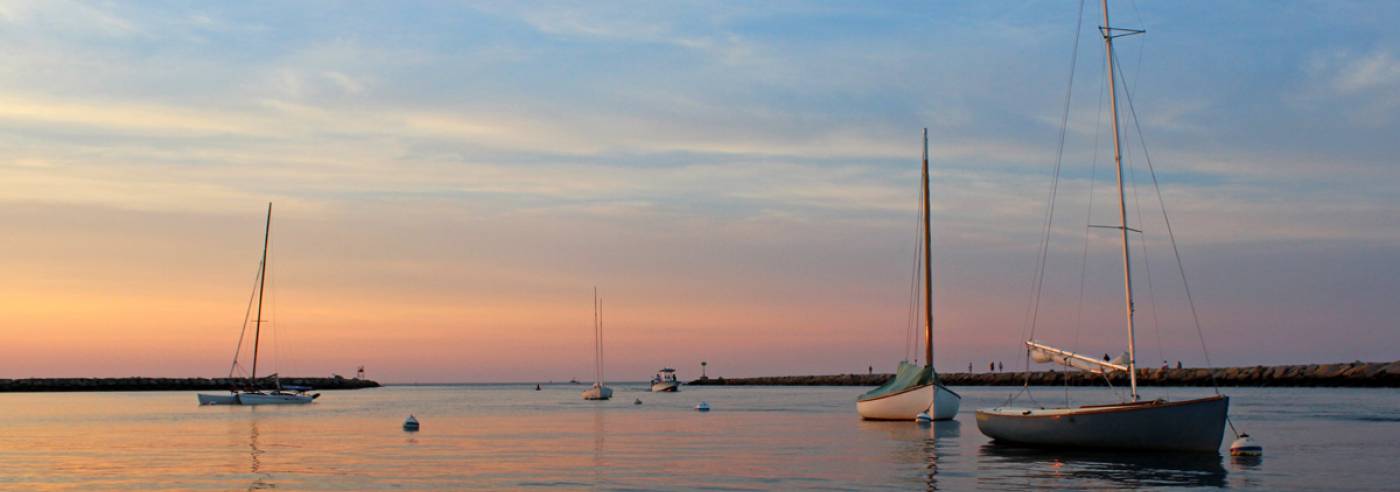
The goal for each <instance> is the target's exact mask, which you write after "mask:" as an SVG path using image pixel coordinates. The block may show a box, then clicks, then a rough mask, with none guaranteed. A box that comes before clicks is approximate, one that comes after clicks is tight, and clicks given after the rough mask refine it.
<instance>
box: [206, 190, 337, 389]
mask: <svg viewBox="0 0 1400 492" xmlns="http://www.w3.org/2000/svg"><path fill="white" fill-rule="evenodd" d="M271 236H272V204H271V203H268V204H267V223H266V225H265V226H264V229H263V252H262V260H261V261H259V262H258V283H257V286H256V287H255V290H256V291H257V299H258V310H257V317H255V318H253V366H252V372H251V373H249V375H248V378H247V381H246V383H245V384H244V386H243V387H241V388H230V389H229V392H228V394H217V395H209V394H204V393H200V394H199V404H200V405H299V404H306V403H311V402H312V401H315V400H316V398H319V397H320V396H321V395H320V394H319V393H317V394H307V393H306V392H307V391H308V390H310V388H305V387H300V386H282V380H281V378H278V377H277V375H276V374H272V375H270V376H268V377H267V378H265V379H271V380H272V389H270V390H268V391H263V390H262V389H261V388H262V386H263V384H262V381H260V380H258V347H259V345H260V344H261V342H262V325H263V317H262V311H263V291H264V288H265V287H266V286H267V245H268V239H269V238H270V237H271ZM249 301H251V299H249ZM249 307H251V306H249ZM247 311H248V310H244V313H245V315H244V318H243V328H242V331H240V332H239V333H238V346H237V347H236V348H235V349H234V351H233V363H232V364H230V366H229V378H233V377H234V373H235V372H237V371H238V369H239V364H238V356H239V352H240V351H241V350H242V348H243V335H244V334H246V333H247V330H248V318H247V315H246V313H247Z"/></svg>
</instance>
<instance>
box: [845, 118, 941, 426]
mask: <svg viewBox="0 0 1400 492" xmlns="http://www.w3.org/2000/svg"><path fill="white" fill-rule="evenodd" d="M919 200H920V203H919V204H920V215H921V219H922V221H921V224H920V226H921V228H922V231H921V232H922V233H923V238H922V240H923V251H922V254H923V264H924V268H923V293H924V298H923V301H924V302H923V305H924V312H923V319H924V363H925V365H924V366H923V367H919V366H917V365H916V364H910V363H909V362H908V361H900V363H899V369H898V371H897V372H896V373H895V377H894V378H893V379H891V380H890V381H889V382H886V383H885V384H884V385H881V386H880V387H878V388H875V389H873V390H870V391H868V392H866V393H865V394H862V395H860V397H859V398H858V399H856V411H857V412H858V413H860V416H861V418H864V419H866V420H914V419H915V418H916V417H918V415H919V414H920V413H923V412H925V411H927V412H928V414H929V415H930V416H932V418H933V420H948V419H952V418H953V417H954V416H956V415H957V414H958V407H959V405H960V404H961V402H962V397H961V396H959V395H958V394H957V393H955V392H953V390H950V389H948V388H947V387H946V386H943V383H942V382H941V381H939V380H938V372H937V371H935V370H934V368H933V247H932V246H931V245H930V244H929V242H930V239H931V238H932V233H931V232H930V230H929V227H930V224H931V219H930V217H929V216H930V215H932V212H931V209H930V208H929V173H928V129H927V128H925V129H924V154H923V167H922V172H921V174H920V184H919Z"/></svg>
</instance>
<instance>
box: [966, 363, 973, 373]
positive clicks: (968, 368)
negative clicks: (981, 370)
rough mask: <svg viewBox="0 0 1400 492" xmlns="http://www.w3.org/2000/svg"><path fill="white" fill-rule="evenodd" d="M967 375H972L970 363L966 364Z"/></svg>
mask: <svg viewBox="0 0 1400 492" xmlns="http://www.w3.org/2000/svg"><path fill="white" fill-rule="evenodd" d="M967 373H968V374H972V363H971V362H968V363H967Z"/></svg>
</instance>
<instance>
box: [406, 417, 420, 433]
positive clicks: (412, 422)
mask: <svg viewBox="0 0 1400 492" xmlns="http://www.w3.org/2000/svg"><path fill="white" fill-rule="evenodd" d="M403 430H406V431H408V432H418V418H417V417H414V416H413V415H409V416H408V420H404V421H403Z"/></svg>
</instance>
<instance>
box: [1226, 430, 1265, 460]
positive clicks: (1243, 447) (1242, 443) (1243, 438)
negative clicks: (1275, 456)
mask: <svg viewBox="0 0 1400 492" xmlns="http://www.w3.org/2000/svg"><path fill="white" fill-rule="evenodd" d="M1263 455H1264V447H1263V446H1260V445H1259V443H1257V442H1254V439H1251V438H1250V437H1249V434H1240V438H1239V439H1235V442H1232V443H1230V456H1263Z"/></svg>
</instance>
